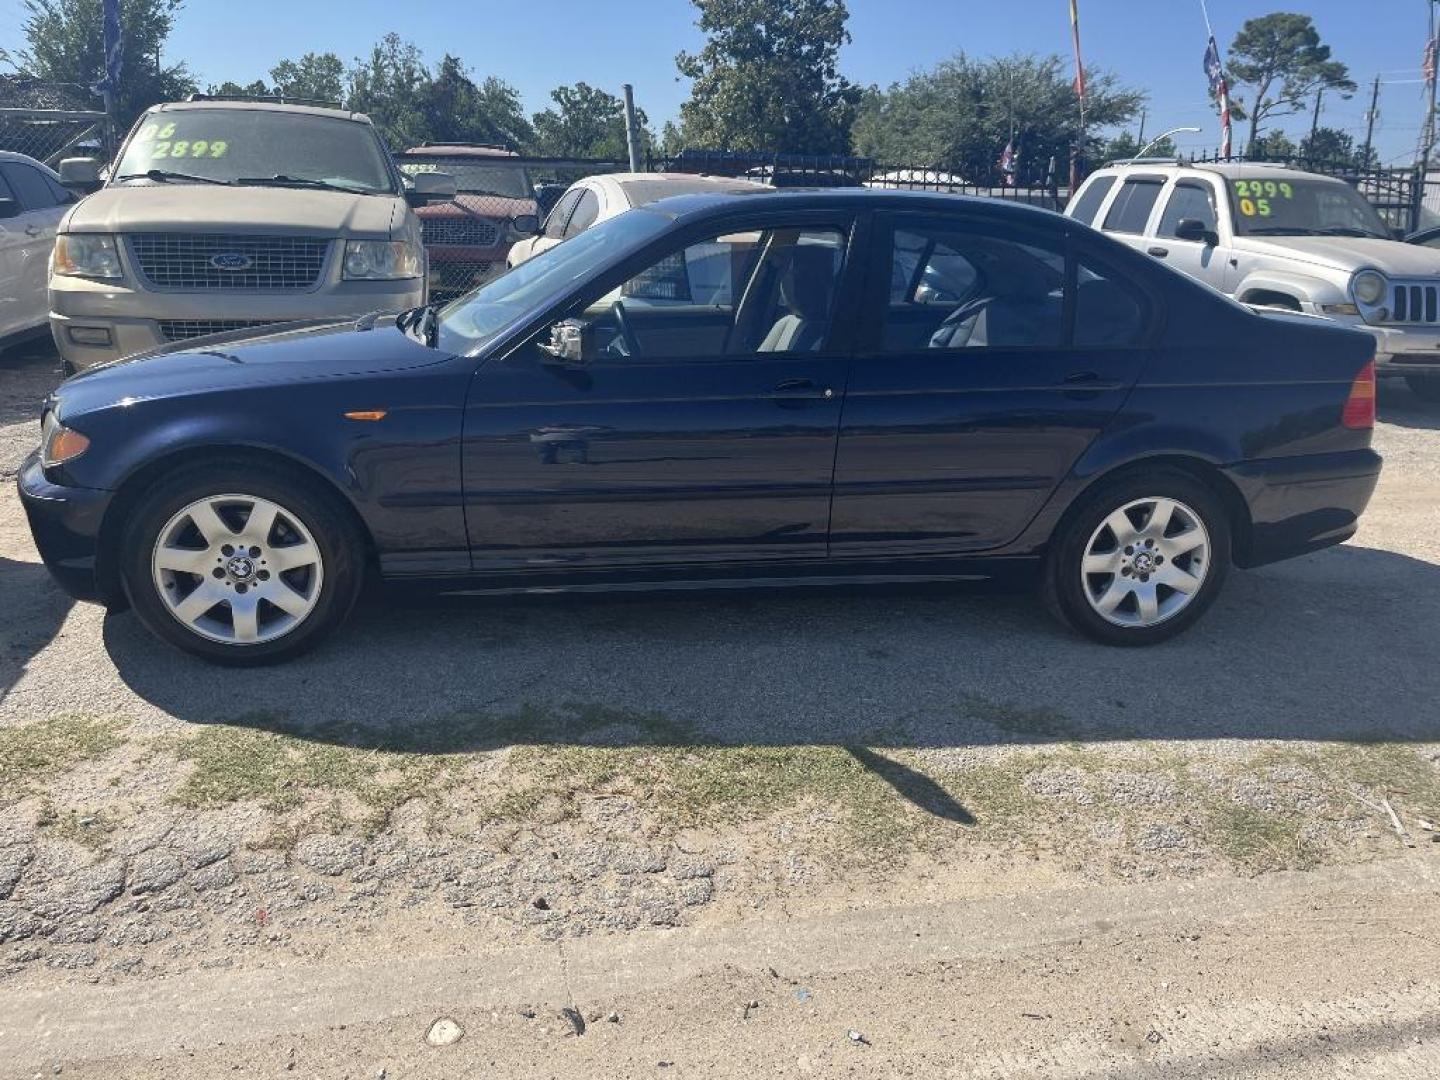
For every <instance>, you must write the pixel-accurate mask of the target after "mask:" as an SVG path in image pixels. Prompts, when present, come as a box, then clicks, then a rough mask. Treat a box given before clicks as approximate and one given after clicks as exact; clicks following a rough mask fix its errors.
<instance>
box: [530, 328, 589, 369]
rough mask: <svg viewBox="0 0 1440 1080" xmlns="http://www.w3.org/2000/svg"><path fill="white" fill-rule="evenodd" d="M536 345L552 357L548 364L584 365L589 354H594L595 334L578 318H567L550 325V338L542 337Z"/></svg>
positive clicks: (543, 361)
mask: <svg viewBox="0 0 1440 1080" xmlns="http://www.w3.org/2000/svg"><path fill="white" fill-rule="evenodd" d="M535 344H536V346H537V347H538V348H539V350H540V351H541V353H543V354H544V355H545V356H548V357H549V358H550V359H548V360H542V361H541V362H542V363H546V364H552V363H553V364H562V365H564V366H565V367H582V366H584V364H585V363H586V360H587V358H588V357H589V356H593V355H594V343H593V334H592V332H591V330H590V328H589V327H588V326H587V325H586V324H585V323H583V322H581V321H580V320H578V319H565V320H564V321H563V322H558V323H556V324H555V325H554V326H552V327H550V337H549V340H548V341H547V340H545V339H543V338H542V339H541V340H540V341H537V342H536V343H535Z"/></svg>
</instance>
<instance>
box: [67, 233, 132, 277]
mask: <svg viewBox="0 0 1440 1080" xmlns="http://www.w3.org/2000/svg"><path fill="white" fill-rule="evenodd" d="M51 266H52V268H53V269H54V271H55V273H57V274H66V275H68V276H70V277H88V278H99V279H101V280H102V281H114V280H116V279H118V278H120V277H123V276H124V271H123V270H122V269H121V267H120V249H119V247H118V246H117V245H116V243H115V237H113V236H106V235H104V234H102V233H61V234H60V235H59V236H57V237H55V252H54V255H53V256H52V263H51Z"/></svg>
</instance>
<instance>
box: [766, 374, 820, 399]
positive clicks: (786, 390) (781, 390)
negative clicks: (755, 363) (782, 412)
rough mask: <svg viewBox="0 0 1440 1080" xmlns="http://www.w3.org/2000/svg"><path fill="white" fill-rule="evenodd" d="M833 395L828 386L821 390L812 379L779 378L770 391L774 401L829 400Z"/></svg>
mask: <svg viewBox="0 0 1440 1080" xmlns="http://www.w3.org/2000/svg"><path fill="white" fill-rule="evenodd" d="M834 396H835V391H834V390H832V389H831V388H830V387H828V386H827V387H825V388H824V389H823V390H822V389H821V388H820V387H818V386H816V385H815V380H814V379H781V380H780V381H779V382H778V383H776V384H775V389H774V390H772V391H771V392H770V397H771V398H772V399H774V400H775V401H807V400H813V399H815V398H822V399H824V400H825V401H829V400H830V399H831V398H833V397H834Z"/></svg>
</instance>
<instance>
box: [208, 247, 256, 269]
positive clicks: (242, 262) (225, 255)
mask: <svg viewBox="0 0 1440 1080" xmlns="http://www.w3.org/2000/svg"><path fill="white" fill-rule="evenodd" d="M210 265H211V266H213V267H214V268H215V269H216V270H249V269H250V267H252V266H254V265H255V260H254V259H252V258H250V256H249V255H241V254H240V253H239V252H238V251H222V252H221V253H220V254H219V255H212V256H210Z"/></svg>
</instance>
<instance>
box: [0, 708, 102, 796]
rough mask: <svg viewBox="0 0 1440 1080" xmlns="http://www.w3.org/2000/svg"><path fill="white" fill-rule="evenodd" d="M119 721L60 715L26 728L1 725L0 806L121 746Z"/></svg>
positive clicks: (28, 725)
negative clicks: (37, 784) (33, 786)
mask: <svg viewBox="0 0 1440 1080" xmlns="http://www.w3.org/2000/svg"><path fill="white" fill-rule="evenodd" d="M123 726H124V725H123V724H121V723H120V722H119V721H117V720H100V719H97V718H95V717H90V716H57V717H55V718H54V719H51V720H42V721H41V722H40V723H38V724H27V725H25V726H24V727H0V805H5V804H7V803H10V802H14V801H17V800H19V799H20V798H22V797H23V796H24V795H25V794H27V793H28V791H29V789H30V786H31V785H33V784H34V783H35V782H37V781H41V780H46V779H49V778H50V777H53V776H58V775H60V774H61V773H64V772H66V771H67V770H69V769H72V768H74V767H75V766H76V765H78V764H80V763H81V762H82V761H89V760H91V759H93V758H98V757H100V756H102V755H104V754H107V753H109V752H110V751H111V750H113V749H115V748H116V747H117V746H119V745H120V732H121V730H122V728H123Z"/></svg>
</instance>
